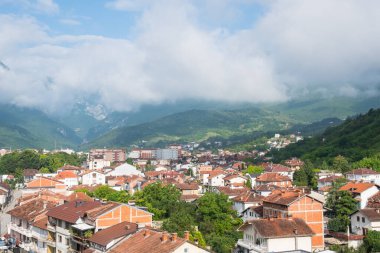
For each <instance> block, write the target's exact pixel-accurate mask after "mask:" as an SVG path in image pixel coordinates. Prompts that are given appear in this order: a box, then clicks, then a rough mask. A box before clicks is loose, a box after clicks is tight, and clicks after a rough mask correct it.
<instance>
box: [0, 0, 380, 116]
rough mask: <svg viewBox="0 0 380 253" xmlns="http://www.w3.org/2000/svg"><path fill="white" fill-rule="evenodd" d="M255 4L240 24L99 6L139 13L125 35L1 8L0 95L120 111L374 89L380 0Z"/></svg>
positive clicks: (151, 8)
mask: <svg viewBox="0 0 380 253" xmlns="http://www.w3.org/2000/svg"><path fill="white" fill-rule="evenodd" d="M222 2H223V3H224V4H225V6H224V9H226V8H229V6H230V7H231V8H232V7H233V5H234V1H227V0H226V1H222ZM235 2H236V1H235ZM259 3H260V4H261V5H262V7H263V9H264V10H265V11H264V12H263V14H262V15H261V16H260V17H259V18H258V19H257V20H255V22H253V23H252V24H251V25H250V26H249V27H248V28H245V29H228V28H225V27H222V26H221V27H215V26H213V27H212V28H210V27H209V26H205V25H202V23H201V22H200V19H201V15H203V14H204V13H205V12H204V9H203V8H205V7H204V6H200V5H199V4H197V1H164V2H160V1H153V2H152V1H142V2H141V1H131V0H128V1H123V0H119V1H114V2H109V3H107V4H106V5H105V8H114V9H120V10H119V11H123V10H126V11H135V12H138V13H139V18H138V20H137V23H136V24H135V27H133V30H134V35H133V36H131V37H132V38H131V39H114V38H108V37H102V36H92V35H81V36H74V35H69V34H68V35H55V33H54V32H52V31H51V30H49V28H48V27H47V26H46V25H44V24H41V23H39V22H37V21H36V19H34V18H33V17H30V16H22V17H20V16H16V15H0V34H1V35H2V36H0V61H1V62H2V64H0V101H2V102H8V103H13V104H17V105H21V106H28V107H36V108H40V109H43V110H45V111H47V112H58V111H62V110H67V109H70V108H71V106H72V105H73V104H74V103H75V101H77V100H78V99H81V98H83V97H85V98H86V99H87V100H90V101H92V102H95V103H100V104H104V105H105V106H107V107H108V108H110V109H112V110H119V111H126V110H132V109H136V108H138V107H139V106H140V105H143V104H151V103H161V102H165V101H176V100H182V99H207V100H221V101H229V102H234V101H238V102H275V101H285V100H287V99H289V98H292V97H296V96H299V95H305V94H309V93H314V92H316V93H318V94H321V95H348V96H356V95H378V94H379V83H380V16H379V15H378V13H377V10H379V9H380V1H376V0H373V1H370V0H368V1H355V0H346V1H339V0H336V1H334V0H318V1H303V0H281V1H280V0H278V1H277V0H273V1H263V2H259ZM256 4H257V3H256ZM57 8H58V7H57ZM115 11H116V10H115ZM120 25H122V24H120Z"/></svg>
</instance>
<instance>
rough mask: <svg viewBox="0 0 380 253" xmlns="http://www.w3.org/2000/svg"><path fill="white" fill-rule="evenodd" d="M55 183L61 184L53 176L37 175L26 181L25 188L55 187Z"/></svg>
mask: <svg viewBox="0 0 380 253" xmlns="http://www.w3.org/2000/svg"><path fill="white" fill-rule="evenodd" d="M56 184H63V182H61V181H58V180H56V179H53V178H47V177H39V178H37V179H34V180H32V181H30V182H29V183H27V185H26V188H55V185H56Z"/></svg>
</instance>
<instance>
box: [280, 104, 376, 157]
mask: <svg viewBox="0 0 380 253" xmlns="http://www.w3.org/2000/svg"><path fill="white" fill-rule="evenodd" d="M378 152H380V109H377V110H374V109H371V110H369V111H368V113H367V114H364V115H359V116H357V117H354V118H348V119H347V120H346V121H345V122H344V123H343V124H342V125H339V126H336V127H331V128H328V129H327V130H326V131H325V132H324V133H323V134H322V135H318V136H315V137H313V138H308V139H305V140H304V141H301V142H298V143H295V144H291V145H289V146H288V147H286V148H285V149H282V150H279V151H273V156H274V157H275V159H276V160H279V161H281V160H285V159H288V158H290V157H294V156H297V157H301V158H302V159H304V160H306V159H310V160H312V161H315V162H321V161H322V160H328V161H329V163H330V164H332V161H333V159H334V158H335V157H337V156H339V155H341V156H344V157H349V158H350V160H351V162H354V161H359V160H361V159H363V158H364V157H369V156H373V155H374V154H376V153H378Z"/></svg>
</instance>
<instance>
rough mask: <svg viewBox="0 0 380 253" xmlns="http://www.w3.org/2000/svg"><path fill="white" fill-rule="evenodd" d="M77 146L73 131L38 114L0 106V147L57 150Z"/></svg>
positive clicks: (35, 111) (79, 140)
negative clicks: (55, 148)
mask: <svg viewBox="0 0 380 253" xmlns="http://www.w3.org/2000/svg"><path fill="white" fill-rule="evenodd" d="M80 143H81V139H80V138H79V137H78V136H77V135H76V134H75V133H74V131H73V130H71V129H70V128H69V127H67V126H65V125H63V124H61V123H58V122H57V121H54V120H52V119H51V118H50V117H48V116H47V115H46V114H44V113H42V112H41V111H38V110H33V109H26V108H19V107H15V106H10V105H2V106H1V107H0V148H10V147H11V148H13V149H14V148H54V147H55V146H56V147H57V148H60V147H75V146H77V145H79V144H80Z"/></svg>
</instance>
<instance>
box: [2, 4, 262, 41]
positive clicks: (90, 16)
mask: <svg viewBox="0 0 380 253" xmlns="http://www.w3.org/2000/svg"><path fill="white" fill-rule="evenodd" d="M38 2H39V1H38V0H34V1H22V0H21V1H19V0H16V1H9V0H4V1H1V0H0V7H1V8H0V13H2V14H15V15H20V16H25V15H26V16H32V17H34V18H36V19H37V20H38V21H39V22H40V23H41V24H44V25H46V26H48V27H49V29H50V30H49V31H50V32H51V33H52V34H56V35H58V34H72V35H83V34H91V35H100V36H106V37H112V38H131V36H133V34H134V29H135V25H136V22H137V21H138V19H139V18H140V17H141V15H142V13H143V11H144V10H146V9H149V8H150V4H149V2H151V3H154V1H146V3H143V4H141V5H140V6H138V8H131V9H123V8H117V7H112V6H111V5H112V3H113V2H114V1H100V0H56V1H54V2H53V1H42V2H50V3H49V4H48V5H47V6H45V7H37V6H38V5H39V4H38ZM115 2H118V1H115ZM119 2H122V1H119ZM125 2H134V1H125ZM135 2H138V1H135ZM142 2H144V1H142ZM190 2H191V4H193V5H194V6H195V7H196V8H197V21H198V22H199V25H201V26H202V27H204V28H205V29H215V28H217V27H220V28H225V29H228V30H230V31H236V30H240V29H247V28H251V27H252V26H253V25H254V23H255V21H256V20H257V19H258V18H259V17H260V16H261V15H263V13H264V12H265V7H264V6H263V5H262V4H260V3H259V2H258V1H249V0H248V1H235V3H232V2H233V1H224V0H222V1H219V3H218V1H209V2H208V1H204V0H198V1H190ZM32 6H35V7H34V8H33V7H32ZM51 6H56V8H52V7H51Z"/></svg>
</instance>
